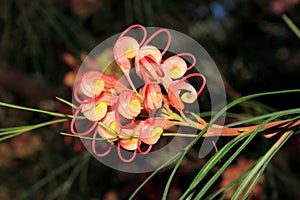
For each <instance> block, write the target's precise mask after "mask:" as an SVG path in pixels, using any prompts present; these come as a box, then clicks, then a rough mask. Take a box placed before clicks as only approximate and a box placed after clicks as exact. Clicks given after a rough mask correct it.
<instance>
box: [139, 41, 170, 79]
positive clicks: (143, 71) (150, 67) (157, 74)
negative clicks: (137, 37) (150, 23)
mask: <svg viewBox="0 0 300 200" xmlns="http://www.w3.org/2000/svg"><path fill="white" fill-rule="evenodd" d="M161 59H162V54H161V52H160V51H159V50H158V48H156V47H154V46H151V45H147V46H143V47H142V48H141V49H140V50H139V52H138V54H137V56H136V58H135V68H136V73H137V75H138V76H139V77H140V78H141V79H142V80H143V81H145V83H148V82H151V81H156V80H157V79H158V78H162V77H163V76H164V72H163V70H162V68H161V66H160V61H161Z"/></svg>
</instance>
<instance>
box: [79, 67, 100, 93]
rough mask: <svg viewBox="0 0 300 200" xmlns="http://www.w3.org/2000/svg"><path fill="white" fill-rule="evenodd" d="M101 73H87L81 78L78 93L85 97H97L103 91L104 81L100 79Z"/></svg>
mask: <svg viewBox="0 0 300 200" xmlns="http://www.w3.org/2000/svg"><path fill="white" fill-rule="evenodd" d="M101 75H102V73H100V72H97V71H89V72H87V73H85V74H84V75H83V76H82V79H81V83H80V86H79V87H80V92H82V93H83V94H84V95H85V96H87V97H93V96H98V95H99V94H100V93H101V92H102V91H103V89H104V81H103V80H102V79H101Z"/></svg>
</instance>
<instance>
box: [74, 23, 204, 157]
mask: <svg viewBox="0 0 300 200" xmlns="http://www.w3.org/2000/svg"><path fill="white" fill-rule="evenodd" d="M133 28H140V29H141V30H142V31H143V32H144V37H143V38H142V40H141V41H138V40H136V39H135V38H134V37H133V36H132V34H131V35H130V36H126V34H127V33H128V32H129V31H130V30H131V29H133ZM161 33H165V34H166V35H167V42H166V46H165V48H164V49H163V50H162V51H161V50H160V49H158V48H157V47H156V46H155V45H152V44H150V43H152V40H154V39H155V38H156V36H157V35H158V34H161ZM170 44H171V35H170V32H169V31H168V30H167V29H160V30H158V31H156V32H154V33H153V34H152V35H151V36H150V37H149V38H147V32H146V29H145V28H144V27H143V26H141V25H133V26H131V27H129V28H127V29H126V30H125V31H124V32H123V33H122V34H121V35H120V37H119V38H118V39H117V41H116V43H115V45H114V47H113V53H114V59H115V61H116V64H117V65H118V66H119V67H120V69H121V70H122V71H123V73H124V75H125V77H126V80H127V81H128V83H129V85H130V86H131V88H127V87H126V86H125V85H123V84H122V83H121V80H120V81H119V80H118V79H117V78H115V77H114V76H110V75H106V74H103V73H101V72H98V71H94V70H92V71H88V72H86V73H85V74H83V76H82V77H81V79H79V81H78V82H77V83H76V85H75V89H74V98H75V100H76V101H77V103H79V106H78V108H77V109H76V111H75V113H74V118H73V119H72V121H71V125H70V126H71V132H72V133H73V134H76V135H79V136H86V135H89V134H91V135H92V138H93V140H92V142H91V145H92V152H93V153H94V154H95V155H96V156H98V157H103V156H105V155H107V154H108V153H109V152H110V151H111V149H112V146H113V145H117V151H118V156H119V158H120V160H122V161H123V162H131V161H132V160H133V159H134V158H135V156H136V154H137V153H139V154H147V153H149V152H150V151H151V149H152V146H153V145H155V144H156V143H157V142H158V141H159V139H160V138H161V136H162V135H163V133H164V132H165V130H169V129H170V128H171V127H173V126H178V125H185V126H191V127H193V128H196V129H201V128H198V127H200V126H196V125H195V124H197V122H193V121H192V120H190V119H188V118H187V117H186V116H185V115H184V113H185V112H189V111H186V110H184V108H185V104H191V103H193V102H195V101H196V100H197V98H198V96H199V95H200V94H201V92H202V91H203V89H204V87H205V84H206V80H205V77H204V76H203V75H202V74H200V73H193V74H188V75H186V73H187V71H188V70H190V69H191V68H193V67H194V66H195V65H196V58H195V56H194V55H192V54H191V53H178V54H176V55H173V56H170V57H167V56H165V54H166V53H167V51H168V48H169V47H170ZM186 57H189V59H192V61H190V60H189V59H188V60H189V62H190V63H191V64H190V66H188V65H187V62H186V61H185V59H186ZM132 67H134V69H135V72H136V74H134V73H129V72H130V70H131V69H132ZM131 76H135V78H137V79H138V77H139V78H140V79H141V80H142V81H143V82H144V85H141V86H139V87H140V89H139V92H137V89H136V88H135V85H134V83H133V82H132V80H136V79H132V80H131ZM137 76H138V77H137ZM190 77H200V78H201V79H202V86H201V87H200V89H199V90H198V91H197V90H196V89H195V88H194V87H193V86H192V85H191V84H190V83H188V82H187V81H186V80H187V79H188V78H190ZM122 81H123V80H122ZM79 97H80V98H79ZM80 112H81V113H82V114H83V115H84V117H85V118H86V119H87V120H88V121H89V123H88V124H90V127H88V128H87V130H84V131H83V132H80V133H78V132H76V131H75V128H74V123H75V120H76V118H77V116H78V115H79V113H80ZM147 114H148V115H147ZM192 114H193V113H192ZM175 115H176V116H175ZM174 116H175V117H174ZM196 119H197V120H198V118H196ZM201 127H202V126H201ZM98 137H101V138H103V140H105V141H101V140H100V141H99V140H98ZM100 143H101V145H100ZM147 146H148V147H147ZM145 147H147V148H145ZM100 149H106V150H105V151H104V152H103V151H101V150H100ZM122 149H123V150H126V151H131V152H132V156H131V157H130V158H126V159H125V158H124V157H123V156H122V153H121V150H122ZM99 151H100V152H99ZM126 157H127V156H126Z"/></svg>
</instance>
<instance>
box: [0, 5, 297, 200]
mask: <svg viewBox="0 0 300 200" xmlns="http://www.w3.org/2000/svg"><path fill="white" fill-rule="evenodd" d="M0 9H1V11H0V37H1V40H0V58H1V59H0V101H3V102H8V103H12V104H17V105H23V106H28V107H35V108H39V109H46V110H51V111H58V112H62V113H71V109H70V108H69V107H68V106H65V105H64V104H62V103H60V102H59V101H57V100H56V99H55V97H56V96H59V97H62V98H64V99H67V100H71V96H72V84H73V80H74V76H75V74H76V71H77V69H78V67H79V66H80V63H81V61H82V59H83V58H84V57H85V55H86V54H87V53H88V52H90V51H91V50H92V49H93V48H94V47H95V46H96V45H98V44H99V43H100V42H101V41H103V40H105V39H106V38H108V37H110V36H112V35H114V34H116V33H120V32H121V31H123V30H124V29H125V28H126V27H128V26H130V25H132V24H135V23H140V24H142V25H144V26H155V27H166V28H169V29H174V30H177V31H180V32H182V33H184V34H186V35H189V36H190V37H192V38H193V39H195V40H197V41H198V42H199V43H200V44H201V45H202V46H203V47H204V48H205V49H206V50H207V52H208V53H209V54H210V56H211V57H212V59H213V60H214V61H215V63H216V65H217V66H218V68H219V70H220V72H221V73H222V76H223V79H224V83H225V87H226V91H227V95H228V99H229V100H231V99H235V98H238V97H240V96H244V95H247V94H253V93H259V92H266V91H275V90H284V89H295V88H299V86H300V83H299V77H300V67H299V66H300V48H299V44H300V40H299V39H298V38H297V37H296V36H295V35H294V34H293V32H292V31H291V30H290V29H289V28H288V26H287V25H286V24H285V23H284V21H283V20H282V17H281V15H282V14H283V13H286V14H287V15H288V16H289V17H290V18H291V19H292V20H293V21H294V22H295V23H296V24H297V25H298V27H299V26H300V4H299V0H268V1H261V0H219V1H199V0H172V1H171V0H153V1H143V0H112V1H105V0H44V1H40V0H22V1H17V0H1V1H0ZM103 59H105V58H103ZM258 100H259V101H260V102H262V103H264V104H266V105H268V106H270V107H272V109H274V110H281V109H288V108H295V107H296V106H299V96H296V95H287V96H283V97H276V98H274V97H273V96H271V97H268V98H260V99H258ZM250 109H251V107H250ZM272 109H271V108H270V110H272ZM237 112H243V114H244V112H246V113H247V112H251V113H248V114H253V115H255V114H256V113H255V112H253V111H251V110H250V111H249V108H248V109H241V110H237ZM46 120H50V118H49V117H48V116H45V115H41V114H36V113H31V112H26V111H20V110H14V109H8V108H3V107H0V127H11V126H22V125H27V124H35V123H40V122H43V121H46ZM60 131H65V132H68V124H67V123H66V124H61V125H57V126H52V127H49V128H42V129H39V130H36V131H31V132H28V133H25V134H22V135H20V136H18V137H16V138H12V139H10V140H7V141H2V142H1V143H0V199H2V200H6V199H7V200H8V199H74V200H75V199H91V200H97V199H106V200H114V199H126V198H127V197H128V196H129V195H130V194H131V193H132V192H133V190H134V189H135V188H137V187H138V186H139V184H140V183H141V182H142V180H144V179H145V178H146V177H147V176H148V175H149V174H127V173H123V172H119V171H115V170H113V169H110V168H108V167H106V166H104V165H102V164H101V163H99V162H98V161H97V160H96V159H94V158H93V157H91V156H90V155H89V154H88V153H86V152H85V149H84V147H82V146H81V143H80V141H79V140H76V139H71V138H67V137H64V136H61V135H60V134H59V132H60ZM220 142H221V143H220V146H221V144H222V140H221V141H220ZM223 142H225V141H223ZM270 144H272V141H270V142H269V141H266V140H264V139H263V138H258V139H257V143H256V144H255V145H252V146H250V147H249V149H250V150H251V152H245V153H244V154H243V157H242V158H240V159H239V160H237V161H236V163H235V165H232V166H231V169H230V170H233V171H237V170H236V169H243V168H245V167H246V166H248V165H250V164H251V163H253V160H255V159H256V158H257V155H259V153H260V152H264V150H266V148H267V146H268V145H269V146H270ZM262 145H263V146H264V145H266V147H262ZM299 153H300V139H299V136H297V137H294V138H293V139H292V140H291V141H289V143H288V145H286V146H285V147H284V148H283V150H282V151H280V152H279V153H278V155H277V156H276V157H275V158H274V159H273V161H272V163H271V165H270V167H269V168H268V169H267V171H266V174H265V175H264V178H263V179H264V180H262V181H261V183H260V184H259V185H258V186H257V188H256V190H255V191H254V192H253V195H252V197H251V198H252V199H282V198H293V199H299V198H300V193H299V190H298V189H299V188H300V181H299V180H300V173H299V170H298V169H299V166H300V165H299V164H300V157H299ZM204 162H205V159H203V160H199V159H198V158H197V151H196V150H195V152H193V151H191V152H190V153H189V158H188V159H186V160H185V161H184V162H183V165H182V167H181V168H180V170H179V172H178V174H177V175H176V176H175V180H174V181H173V183H172V186H171V191H170V195H169V198H170V199H177V197H178V195H180V194H182V192H183V191H184V189H185V188H186V187H187V184H188V181H185V182H182V179H183V178H184V179H185V180H192V178H193V176H194V175H195V173H196V172H197V170H199V169H200V168H201V166H203V163H204ZM169 170H170V168H167V169H164V170H163V171H162V172H161V173H159V174H158V175H156V177H155V178H154V179H153V180H152V181H150V182H149V183H148V184H147V185H146V186H145V187H144V188H143V189H142V192H140V193H138V195H137V197H136V199H159V198H160V197H161V194H162V191H163V188H164V184H165V182H166V178H168V176H169V172H170V171H169ZM216 170H217V169H216ZM228 174H229V176H223V178H222V179H220V181H219V183H218V185H216V186H215V188H218V187H220V186H221V185H222V184H224V183H226V181H227V182H228V181H229V180H231V178H232V180H234V175H232V173H230V172H228ZM230 174H231V175H230ZM231 176H233V177H231Z"/></svg>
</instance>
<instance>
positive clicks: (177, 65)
mask: <svg viewBox="0 0 300 200" xmlns="http://www.w3.org/2000/svg"><path fill="white" fill-rule="evenodd" d="M163 65H164V66H165V68H166V69H167V70H166V71H168V72H169V76H170V77H171V78H172V79H178V78H180V77H182V76H183V75H184V74H185V73H186V71H187V64H186V62H185V61H184V60H183V59H182V58H181V57H179V56H171V57H169V58H167V59H166V60H165V61H164V62H163Z"/></svg>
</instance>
